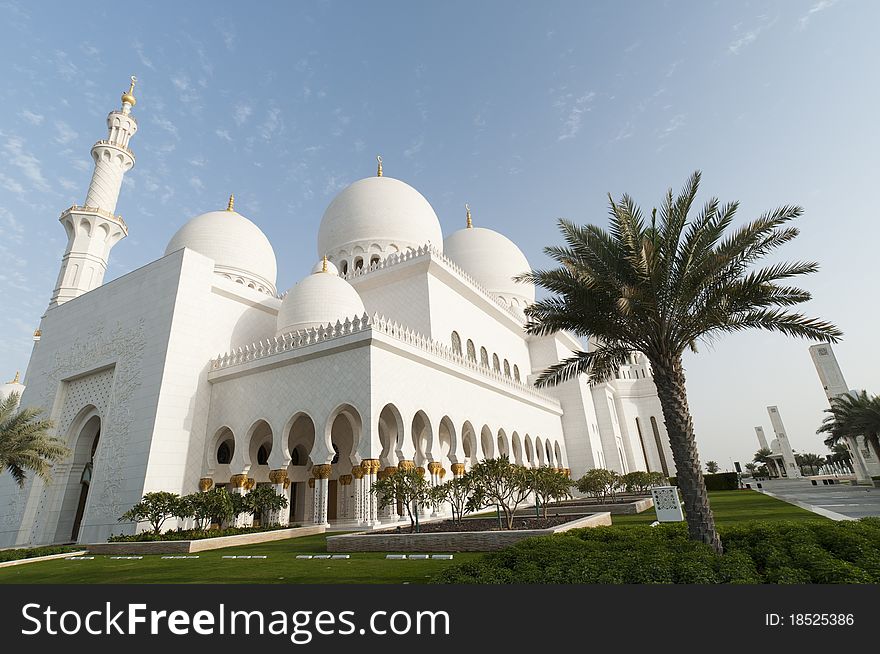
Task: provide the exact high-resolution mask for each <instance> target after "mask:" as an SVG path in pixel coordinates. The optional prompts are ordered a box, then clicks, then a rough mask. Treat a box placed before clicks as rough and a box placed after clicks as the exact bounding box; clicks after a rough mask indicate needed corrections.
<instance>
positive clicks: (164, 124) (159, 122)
mask: <svg viewBox="0 0 880 654" xmlns="http://www.w3.org/2000/svg"><path fill="white" fill-rule="evenodd" d="M152 122H153V124H154V125H156V126H157V127H159V128H161V129H163V130H165V131H166V132H168V133H169V134H171V136H173V137H174V138H175V139H178V138H180V137H179V136H178V133H177V125H175V124H174V123H172V122H171V121H170V120H168V119H167V118H164V117H162V116H153V117H152Z"/></svg>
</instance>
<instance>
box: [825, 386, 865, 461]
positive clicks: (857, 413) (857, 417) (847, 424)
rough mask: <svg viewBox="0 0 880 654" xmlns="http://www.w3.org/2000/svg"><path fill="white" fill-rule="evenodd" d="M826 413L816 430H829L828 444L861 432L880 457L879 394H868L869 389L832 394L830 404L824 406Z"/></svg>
mask: <svg viewBox="0 0 880 654" xmlns="http://www.w3.org/2000/svg"><path fill="white" fill-rule="evenodd" d="M825 413H827V414H828V415H827V416H825V419H824V420H823V421H822V425H821V426H820V427H819V429H817V430H816V433H817V434H828V438H827V439H825V442H826V443H827V444H828V445H834V444H837V443H838V441H841V440H845V439H846V438H847V437H851V438H857V437H858V436H862V437H863V438H864V440H865V445H868V444H870V445H871V448H872V449H873V450H874V455H875V456H876V457H877V459H878V460H880V440H878V436H880V396H878V395H873V396H871V395H868V392H867V391H858V392H852V393H846V394H844V395H838V396H837V397H833V398H831V408H829V409H825Z"/></svg>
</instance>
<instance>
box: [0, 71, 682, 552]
mask: <svg viewBox="0 0 880 654" xmlns="http://www.w3.org/2000/svg"><path fill="white" fill-rule="evenodd" d="M134 82H135V79H134V78H132V84H131V88H130V89H129V90H128V91H127V92H126V93H124V94H123V96H122V106H121V108H120V109H116V110H114V111H112V112H110V114H109V116H108V117H107V127H108V134H107V136H106V138H105V139H103V140H100V141H98V142H97V143H95V145H94V146H93V147H92V149H91V154H92V159H93V160H94V173H93V176H92V180H91V183H90V185H89V189H88V192H87V194H86V198H85V202H84V203H83V204H82V205H74V206H71V207H69V208H67V209H65V210H64V211H63V212H62V213H61V216H60V222H61V224H62V226H63V227H64V229H65V231H66V233H67V239H68V241H67V246H66V249H65V251H64V255H63V257H62V261H61V269H60V272H59V275H58V281H57V284H56V287H55V290H54V292H53V293H52V296H51V300H50V303H49V306H48V309H47V310H46V312H45V315H44V316H43V317H42V319H41V322H40V325H39V329H37V330H36V332H35V333H34V344H33V351H32V353H31V356H30V361H29V364H28V368H27V371H26V374H25V376H24V384H23V383H22V382H21V380H20V379H19V378H18V377H16V379H15V380H14V381H13V382H10V383H9V384H7V385H5V386H2V387H0V392H2V393H3V394H8V393H10V392H13V391H15V392H22V398H21V403H22V405H23V406H38V407H42V408H43V409H44V410H45V412H46V414H47V415H48V416H49V417H50V418H51V419H52V421H53V422H54V424H55V433H56V435H57V436H58V437H59V438H62V439H64V440H65V441H66V442H67V443H68V445H69V446H70V448H71V450H72V456H71V457H70V458H69V459H67V460H66V461H64V462H62V463H59V464H58V465H56V466H55V468H54V469H53V472H52V475H51V482H49V483H44V482H43V481H42V480H41V479H39V478H33V476H29V478H28V481H27V482H26V484H25V486H24V488H23V489H19V488H18V486H17V485H16V484H15V483H14V482H13V480H12V478H11V476H10V475H8V474H3V475H0V547H11V546H16V545H36V544H43V543H62V542H74V541H75V542H81V543H89V542H101V541H104V540H106V538H107V537H108V536H110V535H111V534H114V533H120V532H123V533H134V531H135V530H136V529H138V526H137V525H135V524H132V523H128V524H126V523H120V522H119V521H118V518H119V516H120V515H121V514H122V513H123V512H124V511H126V510H127V509H128V508H129V507H131V505H132V504H134V503H135V502H137V501H138V500H139V499H140V498H141V497H142V495H143V494H144V493H147V492H151V491H160V490H161V491H172V492H176V493H180V494H187V493H192V492H196V491H197V490H202V491H205V490H208V489H210V488H212V487H217V486H224V487H227V488H228V489H230V491H232V492H236V493H246V492H248V491H249V490H250V489H252V488H254V487H255V486H256V485H263V484H271V485H272V486H273V487H274V488H275V489H276V490H277V491H278V492H279V493H284V494H285V495H286V496H287V497H288V498H289V507H288V509H286V510H285V511H284V512H283V514H282V515H281V516H279V518H280V520H281V522H282V523H290V524H294V523H296V524H306V523H317V524H329V525H331V526H333V527H334V528H337V527H339V528H355V527H357V528H363V529H369V528H373V527H375V526H376V525H384V524H388V523H391V522H396V521H397V520H398V519H399V518H398V516H397V515H396V511H395V510H394V507H390V508H388V509H382V510H381V511H380V510H378V508H377V505H376V500H375V496H374V495H373V494H371V493H370V488H371V487H372V485H373V484H374V483H375V482H376V480H377V478H381V476H382V475H383V474H387V472H388V471H390V470H393V469H395V468H397V467H404V468H407V467H415V468H418V469H420V471H423V473H424V474H425V475H427V478H428V479H430V481H431V483H434V484H437V483H441V482H442V481H443V480H444V479H449V478H451V477H452V476H457V475H461V474H463V473H464V472H465V471H466V470H468V469H469V467H470V466H471V465H472V464H473V463H475V462H476V461H479V460H481V459H483V458H491V457H496V456H499V455H502V454H505V455H507V456H508V457H510V459H511V460H512V461H515V462H516V463H519V464H522V465H524V466H529V467H536V466H551V467H554V468H558V469H561V470H565V471H566V472H567V473H569V474H570V475H571V476H572V478H578V477H579V476H580V475H582V474H583V473H584V472H585V471H587V470H588V469H591V468H594V467H604V468H609V469H614V470H617V471H619V472H624V473H625V472H629V471H633V470H652V471H662V472H663V473H665V474H669V475H673V474H675V471H674V466H673V460H672V455H671V451H670V449H669V445H668V441H667V436H666V429H665V427H664V424H663V419H662V412H661V408H660V402H659V400H658V398H657V393H656V389H655V386H654V383H653V379H652V376H651V370H650V367H649V365H648V363H647V361H646V359H645V358H644V357H643V356H641V355H633V357H632V359H631V360H630V361H629V362H628V364H627V365H624V366H622V367H621V368H620V370H619V371H618V373H617V375H616V379H612V380H610V381H608V382H606V383H602V384H597V385H591V384H590V383H589V382H588V380H587V379H586V378H585V377H581V378H578V379H574V380H571V381H569V382H567V383H564V384H561V385H559V386H557V387H554V388H547V389H538V388H536V387H535V386H534V384H533V380H534V378H535V377H536V376H537V375H538V374H539V373H540V372H541V371H542V370H544V369H545V368H546V367H548V366H550V365H552V364H554V363H556V362H557V361H559V360H560V359H561V358H564V357H566V356H568V355H569V354H570V353H571V352H573V351H577V350H580V349H582V348H583V345H582V343H581V342H580V341H579V340H578V339H577V338H575V337H574V336H573V335H571V334H568V333H557V334H554V335H550V336H543V337H538V336H529V335H527V334H525V333H524V331H523V323H524V321H525V317H524V313H523V309H524V308H525V307H526V306H528V304H529V303H531V302H533V301H534V299H535V289H534V288H533V287H532V286H530V285H528V284H522V283H517V282H514V281H513V277H514V276H516V275H518V274H520V273H522V272H525V271H527V270H528V269H529V262H528V261H527V260H526V257H525V256H524V255H523V253H522V252H521V251H520V249H519V248H518V247H517V246H516V245H515V244H514V243H513V242H512V241H510V240H509V239H508V238H506V237H505V236H503V235H502V234H499V233H498V232H495V231H493V230H490V229H486V228H482V227H478V226H475V225H474V224H473V221H472V219H471V215H470V211H469V210H468V211H467V214H466V218H465V220H466V224H465V226H464V227H463V228H462V229H460V230H458V231H456V232H454V233H452V234H449V235H447V236H446V237H445V238H444V235H443V233H442V231H441V227H440V222H439V220H438V218H437V215H436V213H435V212H434V209H433V208H432V207H431V205H430V203H429V202H428V200H426V199H425V198H424V197H423V196H422V195H421V194H420V193H419V192H418V191H416V190H415V189H414V188H412V187H411V186H409V185H408V184H406V183H404V182H402V181H400V180H398V179H394V178H392V177H388V176H386V175H384V174H383V170H382V161H381V158H379V165H378V170H377V172H376V175H375V176H373V177H367V178H365V179H361V180H359V181H356V182H354V183H352V184H351V185H350V186H348V187H347V188H345V189H344V190H342V191H341V192H340V193H339V194H338V195H337V196H336V197H335V199H333V201H332V202H331V203H330V205H329V206H328V207H327V209H326V211H325V212H324V215H323V217H322V218H321V223H320V228H319V232H318V242H317V248H316V253H315V261H316V263H315V264H314V267H313V268H312V269H311V273H310V274H309V275H308V276H306V277H305V278H304V279H302V280H300V281H299V282H298V283H296V284H295V285H293V286H292V287H291V288H290V289H289V290H288V291H287V292H286V293H282V294H279V292H278V289H277V287H276V283H277V280H276V254H275V250H274V249H273V247H272V244H271V243H270V242H269V240H268V239H267V238H266V236H265V234H264V233H263V232H262V231H261V230H260V228H259V227H258V226H257V225H255V224H254V223H253V222H251V221H250V220H248V219H247V218H246V217H245V216H243V215H242V214H241V213H239V212H238V211H237V210H236V208H235V205H234V199H233V198H232V197H230V198H229V202H228V205H227V206H226V208H225V209H222V210H219V211H209V212H207V213H204V214H202V215H200V216H197V217H195V218H192V219H191V220H189V221H188V222H185V223H183V224H182V226H181V227H180V229H179V230H178V231H177V233H176V234H174V236H173V237H172V238H171V240H170V242H169V243H168V247H167V248H166V249H165V252H164V254H163V255H162V256H161V257H159V258H157V259H156V260H155V261H153V262H152V263H149V264H147V265H145V266H143V267H141V268H138V269H136V270H133V271H131V272H129V273H127V274H125V275H122V276H121V277H119V278H117V279H114V280H112V281H110V282H107V283H104V281H103V280H104V274H105V271H106V269H107V262H108V259H109V256H110V251H111V249H112V248H113V246H115V245H116V244H117V243H118V242H119V241H121V240H122V239H123V238H125V237H126V236H127V235H128V231H129V225H128V224H126V222H125V221H124V220H123V219H122V217H121V216H119V215H117V214H116V205H117V200H118V197H119V192H120V187H121V184H122V179H123V176H124V175H125V174H126V173H127V172H128V171H129V170H131V168H132V167H133V166H134V165H135V156H134V153H133V152H132V150H131V149H130V146H131V139H132V138H133V137H134V135H135V133H136V132H137V129H138V124H137V121H136V119H135V117H134V115H133V114H132V110H133V108H134V106H135V104H136V100H135V97H134ZM463 222H465V221H463ZM132 227H133V228H135V229H136V228H137V227H136V225H132ZM157 254H158V253H157ZM25 384H26V386H25ZM441 513H442V508H441ZM141 528H143V525H141Z"/></svg>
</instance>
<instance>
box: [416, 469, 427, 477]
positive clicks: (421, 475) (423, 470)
mask: <svg viewBox="0 0 880 654" xmlns="http://www.w3.org/2000/svg"><path fill="white" fill-rule="evenodd" d="M416 472H417V473H418V475H419V477H424V476H425V469H424V468H423V467H422V466H419V467H418V468H416Z"/></svg>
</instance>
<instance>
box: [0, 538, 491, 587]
mask: <svg viewBox="0 0 880 654" xmlns="http://www.w3.org/2000/svg"><path fill="white" fill-rule="evenodd" d="M325 539H326V537H325V536H324V535H323V534H320V535H315V536H303V537H301V538H292V539H288V540H281V541H274V542H271V543H263V544H259V545H242V546H240V547H229V548H225V549H222V550H212V551H210V552H199V558H198V559H162V558H160V557H159V556H155V555H154V556H145V557H144V558H143V559H141V560H132V561H125V560H122V561H120V560H112V559H110V557H109V556H96V557H95V559H94V560H91V561H90V560H85V561H67V560H65V559H57V560H54V561H46V562H44V563H31V564H27V565H20V566H14V567H10V568H0V584H59V583H63V584H131V583H144V584H154V583H158V584H161V583H176V584H196V583H201V584H204V583H218V584H234V583H241V584H321V583H325V584H326V583H336V584H400V583H411V584H421V583H426V582H427V581H428V579H429V578H430V577H432V576H434V575H435V574H436V573H438V572H440V571H441V570H442V569H443V568H444V566H449V565H450V564H451V563H454V562H459V561H461V562H463V561H468V560H470V559H473V558H475V557H479V556H482V555H481V554H455V559H454V561H440V560H437V561H434V560H430V559H429V560H427V561H410V560H406V561H397V560H386V559H385V554H384V553H381V554H380V553H372V552H371V553H366V554H352V555H351V558H350V559H338V560H335V561H334V560H314V559H310V560H302V559H297V558H296V555H297V554H321V553H324V552H326V551H327V548H326V540H325ZM224 554H250V555H261V554H265V555H266V556H268V557H269V558H267V559H243V560H238V559H223V558H221V557H222V556H223V555H224Z"/></svg>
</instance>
